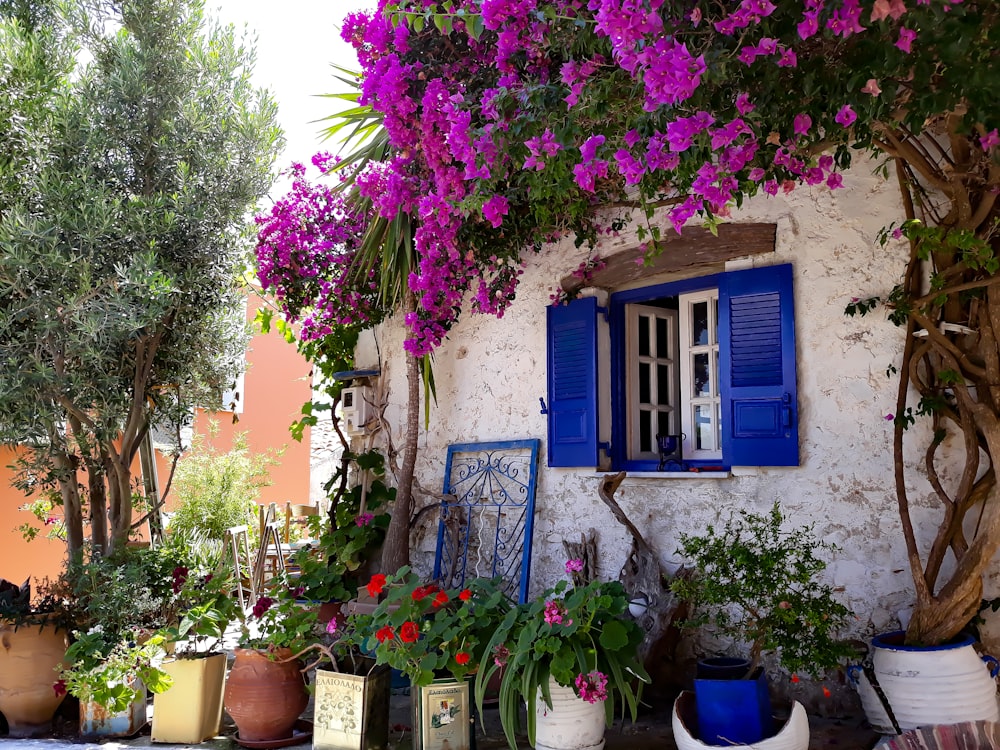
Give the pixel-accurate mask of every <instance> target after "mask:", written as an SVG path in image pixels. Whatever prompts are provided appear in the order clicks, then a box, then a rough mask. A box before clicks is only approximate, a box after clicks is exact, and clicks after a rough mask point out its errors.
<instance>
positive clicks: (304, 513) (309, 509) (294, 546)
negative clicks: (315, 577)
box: [285, 502, 319, 576]
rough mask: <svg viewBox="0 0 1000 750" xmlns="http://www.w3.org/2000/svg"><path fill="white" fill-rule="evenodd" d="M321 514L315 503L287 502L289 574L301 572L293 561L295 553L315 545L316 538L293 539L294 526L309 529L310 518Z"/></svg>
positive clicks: (286, 544)
mask: <svg viewBox="0 0 1000 750" xmlns="http://www.w3.org/2000/svg"><path fill="white" fill-rule="evenodd" d="M318 515H319V508H318V507H316V506H315V505H299V504H296V503H290V502H289V503H285V570H286V571H287V572H288V574H289V575H291V576H294V575H297V574H298V573H299V569H298V566H297V565H296V564H295V563H294V562H293V561H292V558H293V557H294V556H295V553H296V552H298V551H299V550H300V549H304V548H306V547H310V546H314V545H315V544H316V540H315V539H308V538H301V535H300V534H296V536H298V537H300V538H298V539H294V540H293V539H292V526H293V525H294V526H296V527H298V528H300V529H305V530H307V531H308V527H309V519H310V518H312V517H315V516H318Z"/></svg>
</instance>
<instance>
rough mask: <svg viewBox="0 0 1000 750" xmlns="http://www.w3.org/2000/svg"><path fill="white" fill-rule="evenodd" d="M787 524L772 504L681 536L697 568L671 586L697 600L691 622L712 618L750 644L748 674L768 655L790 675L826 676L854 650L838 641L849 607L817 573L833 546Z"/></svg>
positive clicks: (720, 628)
mask: <svg viewBox="0 0 1000 750" xmlns="http://www.w3.org/2000/svg"><path fill="white" fill-rule="evenodd" d="M782 522H783V517H782V514H781V509H780V508H779V507H778V504H777V503H775V504H774V506H773V507H772V508H771V510H770V512H769V513H767V514H758V513H752V512H748V511H741V512H739V513H738V514H733V515H732V516H730V517H729V519H728V520H727V521H726V522H725V524H724V525H723V526H722V527H721V528H716V527H715V526H713V525H709V526H708V527H707V528H706V529H705V532H704V533H703V534H699V535H687V534H682V535H681V538H680V541H681V548H680V550H679V552H680V554H682V555H683V556H684V557H685V559H686V560H687V561H688V562H689V563H690V564H691V565H692V566H693V567H694V573H693V575H691V576H690V577H685V578H678V579H676V580H675V581H674V582H673V584H672V585H671V588H672V589H673V591H674V592H675V593H676V594H678V595H679V596H681V597H682V598H684V599H687V600H689V601H690V602H691V604H692V605H693V609H694V612H695V616H694V617H692V618H690V619H689V620H688V621H687V622H686V625H688V626H702V625H705V624H707V623H711V625H712V626H713V627H714V628H715V630H716V631H717V632H718V633H719V634H720V635H724V636H728V637H730V638H733V639H735V640H736V641H737V642H741V643H746V644H749V646H748V648H749V658H750V667H749V670H748V673H747V676H749V675H751V674H753V672H754V670H755V669H756V668H757V666H758V665H759V664H760V660H761V655H762V654H763V653H765V652H772V653H774V654H775V655H776V656H777V658H778V661H779V662H780V663H781V666H782V667H784V668H785V669H787V670H788V671H789V672H790V673H791V674H792V676H793V678H794V677H795V676H796V675H797V674H798V673H800V672H803V673H807V674H811V675H814V676H821V675H822V674H823V673H824V672H825V671H827V670H828V669H832V668H833V667H835V666H837V665H838V664H839V663H841V662H842V661H843V660H844V659H845V658H846V657H848V656H850V655H851V653H852V651H851V649H850V648H849V647H848V645H847V644H846V643H845V642H843V641H841V640H838V639H837V634H838V632H839V631H840V630H842V629H843V628H844V627H845V626H846V625H847V623H848V622H849V620H850V612H849V610H848V609H847V607H845V606H844V605H843V604H842V603H840V602H839V601H837V598H836V596H835V592H834V590H833V588H832V586H830V585H829V584H828V583H823V582H822V581H821V580H820V578H819V576H820V574H821V573H822V572H823V570H824V569H825V568H826V563H825V562H823V561H822V560H820V559H819V557H818V556H817V553H819V552H821V551H826V552H832V551H835V550H836V547H835V546H834V545H832V544H829V543H827V542H824V541H822V540H821V539H818V538H817V537H816V535H815V533H814V532H813V528H812V527H811V526H806V527H799V528H795V529H783V528H782Z"/></svg>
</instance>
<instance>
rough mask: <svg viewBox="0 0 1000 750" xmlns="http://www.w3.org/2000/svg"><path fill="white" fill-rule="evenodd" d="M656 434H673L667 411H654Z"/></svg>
mask: <svg viewBox="0 0 1000 750" xmlns="http://www.w3.org/2000/svg"><path fill="white" fill-rule="evenodd" d="M656 434H657V435H672V434H674V432H673V430H672V429H671V428H670V412H669V411H659V412H657V413H656Z"/></svg>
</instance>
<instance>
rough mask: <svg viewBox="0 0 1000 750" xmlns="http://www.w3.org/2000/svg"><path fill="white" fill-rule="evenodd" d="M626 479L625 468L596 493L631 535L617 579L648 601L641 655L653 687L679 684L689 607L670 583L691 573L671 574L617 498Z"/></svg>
mask: <svg viewBox="0 0 1000 750" xmlns="http://www.w3.org/2000/svg"><path fill="white" fill-rule="evenodd" d="M624 479H625V472H624V471H621V472H618V473H617V474H613V475H608V476H606V477H605V478H604V479H603V480H602V481H601V484H600V486H599V487H598V490H597V494H598V495H599V496H600V498H601V500H602V501H603V502H604V504H605V505H607V506H608V508H609V509H610V510H611V513H612V514H613V515H614V517H615V518H616V519H617V520H618V521H619V522H620V523H621V524H622V525H623V526H624V527H625V528H626V529H627V530H628V532H629V534H630V535H631V536H632V546H631V549H630V551H629V556H628V558H627V559H626V561H625V565H624V566H623V567H622V572H621V574H620V575H619V576H618V578H619V580H620V581H621V582H622V584H623V585H624V586H625V590H626V591H628V592H629V595H630V596H632V597H633V598H638V597H641V596H642V595H645V597H646V598H647V599H648V600H649V604H648V606H647V608H646V611H645V612H644V613H643V614H642V615H640V616H639V617H638V618H637V621H638V623H639V625H640V627H642V629H643V630H644V631H645V633H646V637H645V638H644V639H643V642H642V646H641V647H640V650H639V657H640V658H641V659H642V661H643V664H644V666H645V667H646V671H648V672H649V675H650V677H651V678H652V680H653V685H654V686H655V685H665V684H674V685H676V684H680V682H681V678H680V674H679V669H678V667H677V665H676V653H677V645H678V643H679V642H680V628H679V627H678V624H677V623H679V622H680V621H682V620H684V619H685V618H686V617H687V613H688V607H687V603H686V602H683V601H680V600H679V599H678V598H677V597H676V596H675V595H674V594H673V592H671V591H670V582H671V581H672V580H673V579H674V578H677V577H687V576H689V575H690V574H691V571H690V570H689V569H687V568H685V567H681V568H680V569H679V570H678V571H677V572H676V573H674V574H673V575H671V574H670V573H668V572H667V571H665V570H664V569H663V568H662V567H661V566H660V562H659V557H658V556H657V554H656V552H655V551H654V550H653V548H652V547H651V546H650V545H649V543H648V542H647V541H646V539H645V538H644V537H643V535H642V534H641V533H640V532H639V529H638V528H636V526H635V524H633V523H632V521H631V520H629V518H628V516H626V515H625V511H623V510H622V509H621V506H620V505H618V502H617V501H616V500H615V497H614V496H615V492H616V491H617V490H618V488H619V487H620V486H621V483H622V481H623V480H624Z"/></svg>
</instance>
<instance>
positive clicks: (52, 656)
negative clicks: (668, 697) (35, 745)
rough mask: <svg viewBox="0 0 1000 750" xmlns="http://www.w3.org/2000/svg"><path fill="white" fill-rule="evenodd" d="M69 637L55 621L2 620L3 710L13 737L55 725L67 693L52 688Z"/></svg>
mask: <svg viewBox="0 0 1000 750" xmlns="http://www.w3.org/2000/svg"><path fill="white" fill-rule="evenodd" d="M68 646H69V639H68V638H67V636H66V631H65V630H59V629H57V628H56V627H55V626H54V625H42V626H39V625H22V626H21V627H19V628H17V629H16V630H15V629H14V626H13V624H11V623H9V622H3V623H0V713H3V715H4V716H5V717H6V718H7V724H8V725H9V727H10V737H12V738H14V737H34V736H37V735H40V734H47V733H48V732H49V731H51V729H52V716H53V715H54V714H55V712H56V709H57V708H59V704H60V703H62V700H63V698H64V697H65V695H66V694H65V692H63V693H62V694H57V693H56V691H55V690H53V685H54V684H55V682H56V672H55V669H56V667H57V666H58V665H59V664H62V663H63V660H64V657H65V656H66V649H67V647H68Z"/></svg>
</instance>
